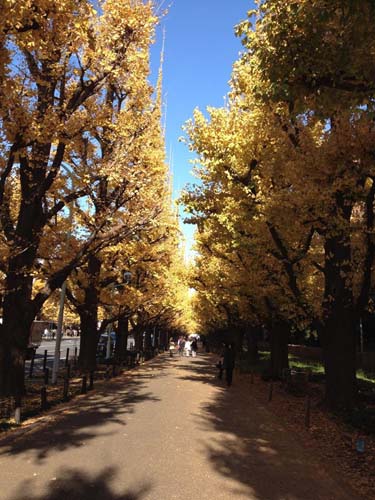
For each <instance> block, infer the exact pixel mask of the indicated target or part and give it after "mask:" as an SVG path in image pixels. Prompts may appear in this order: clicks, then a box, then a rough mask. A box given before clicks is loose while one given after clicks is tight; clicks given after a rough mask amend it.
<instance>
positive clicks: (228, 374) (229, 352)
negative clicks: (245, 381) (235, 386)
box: [223, 344, 236, 387]
mask: <svg viewBox="0 0 375 500" xmlns="http://www.w3.org/2000/svg"><path fill="white" fill-rule="evenodd" d="M235 357H236V356H235V351H234V345H233V344H227V345H226V346H225V349H224V355H223V366H224V369H225V378H226V381H227V386H228V387H230V386H231V385H232V379H233V370H234V364H235Z"/></svg>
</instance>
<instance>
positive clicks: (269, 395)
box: [268, 382, 273, 402]
mask: <svg viewBox="0 0 375 500" xmlns="http://www.w3.org/2000/svg"><path fill="white" fill-rule="evenodd" d="M272 394H273V382H271V384H270V392H269V394H268V401H269V402H270V401H272Z"/></svg>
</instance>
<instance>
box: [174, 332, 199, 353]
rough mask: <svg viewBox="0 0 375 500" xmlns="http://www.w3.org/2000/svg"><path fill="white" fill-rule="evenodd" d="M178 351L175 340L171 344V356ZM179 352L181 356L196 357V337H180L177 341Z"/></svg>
mask: <svg viewBox="0 0 375 500" xmlns="http://www.w3.org/2000/svg"><path fill="white" fill-rule="evenodd" d="M175 349H176V344H175V343H174V341H173V340H171V341H170V343H169V353H170V356H173V351H174V350H175ZM177 351H178V354H179V356H181V357H182V356H187V357H189V356H192V357H193V358H195V357H196V355H197V352H198V340H197V338H196V337H192V338H191V337H183V336H181V337H179V339H178V340H177Z"/></svg>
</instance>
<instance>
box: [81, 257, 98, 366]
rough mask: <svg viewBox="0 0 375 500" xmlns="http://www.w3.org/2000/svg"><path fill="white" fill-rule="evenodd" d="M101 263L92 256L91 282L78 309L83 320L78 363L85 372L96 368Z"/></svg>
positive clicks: (89, 268)
mask: <svg viewBox="0 0 375 500" xmlns="http://www.w3.org/2000/svg"><path fill="white" fill-rule="evenodd" d="M101 265H102V263H101V261H100V259H98V258H97V257H95V256H90V258H89V261H88V270H87V276H88V278H89V283H88V286H87V287H86V288H85V299H84V303H83V305H82V306H81V307H79V309H78V313H79V316H80V320H81V342H80V352H79V359H78V364H79V366H80V368H81V370H82V371H84V372H88V371H92V370H95V368H96V351H97V346H98V341H99V331H98V306H99V291H98V286H97V282H98V277H99V275H100V269H101Z"/></svg>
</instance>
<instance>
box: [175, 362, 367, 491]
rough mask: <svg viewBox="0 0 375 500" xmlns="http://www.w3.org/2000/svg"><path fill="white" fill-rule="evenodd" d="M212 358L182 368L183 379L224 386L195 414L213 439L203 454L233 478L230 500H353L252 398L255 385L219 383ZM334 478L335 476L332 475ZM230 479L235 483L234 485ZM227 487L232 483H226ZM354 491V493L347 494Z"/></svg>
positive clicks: (222, 471)
mask: <svg viewBox="0 0 375 500" xmlns="http://www.w3.org/2000/svg"><path fill="white" fill-rule="evenodd" d="M215 359H216V358H214V357H211V356H208V357H206V358H205V359H202V361H201V362H200V363H193V362H192V363H190V364H188V365H186V366H184V367H183V368H184V370H188V371H189V373H190V374H189V375H187V376H183V377H180V378H182V379H185V380H191V381H196V382H199V381H202V382H205V383H212V384H213V385H214V386H220V387H221V388H222V390H218V391H216V392H215V397H214V399H213V400H212V401H210V402H208V403H204V404H202V405H201V408H200V412H199V414H197V415H196V418H197V419H198V422H199V424H200V426H201V427H202V428H203V430H204V431H205V432H208V436H210V437H209V438H208V439H207V440H206V441H204V442H202V443H201V445H202V446H203V453H204V454H205V455H206V457H207V458H208V459H209V460H210V461H211V463H212V464H213V469H214V470H215V471H217V472H219V473H220V474H221V475H222V476H224V477H225V478H227V479H228V480H231V484H232V486H231V487H230V488H231V492H230V493H228V494H229V495H230V496H228V498H232V497H233V498H235V497H236V495H239V496H240V498H249V499H250V498H254V499H255V498H256V499H257V500H333V499H334V500H355V499H357V498H358V497H357V496H356V495H355V494H354V495H353V494H352V493H349V492H348V491H345V488H347V486H346V485H343V484H341V482H340V480H339V479H338V478H337V477H335V480H333V479H332V477H331V476H330V475H329V473H328V472H327V470H325V467H324V465H323V466H321V465H320V464H319V462H318V460H313V459H312V457H311V456H310V454H311V452H309V451H308V450H305V449H304V448H303V444H302V442H297V441H298V438H296V436H295V435H294V434H293V433H292V432H288V431H287V430H286V429H285V428H284V427H282V425H281V424H280V423H279V422H278V421H277V417H275V416H274V415H273V414H271V413H270V412H269V411H268V410H267V394H265V397H264V405H263V404H259V402H257V400H256V399H255V398H254V397H252V395H251V387H252V386H251V384H250V383H248V382H245V381H244V379H242V378H241V377H239V376H238V375H236V376H235V377H234V383H233V386H232V387H230V388H227V387H226V386H225V381H224V380H223V381H221V380H218V379H217V370H215ZM333 474H334V473H333ZM232 481H235V483H233V482H232ZM228 487H229V483H228ZM349 491H350V490H349Z"/></svg>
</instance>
